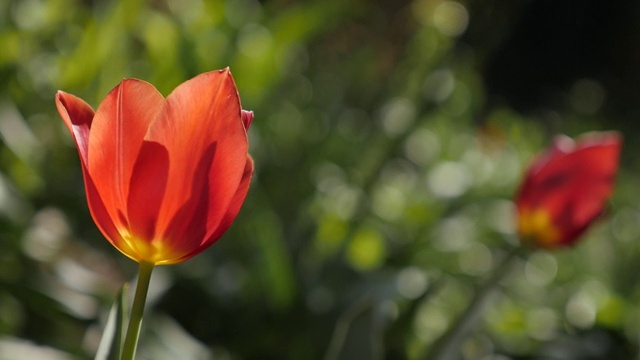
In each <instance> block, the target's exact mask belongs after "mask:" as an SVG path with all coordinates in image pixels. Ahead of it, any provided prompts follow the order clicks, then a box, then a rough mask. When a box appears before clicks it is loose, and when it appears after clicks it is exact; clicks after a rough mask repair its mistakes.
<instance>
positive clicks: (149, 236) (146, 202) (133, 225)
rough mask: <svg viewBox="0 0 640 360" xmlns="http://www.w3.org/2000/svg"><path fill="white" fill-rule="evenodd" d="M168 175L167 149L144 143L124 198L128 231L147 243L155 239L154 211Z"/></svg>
mask: <svg viewBox="0 0 640 360" xmlns="http://www.w3.org/2000/svg"><path fill="white" fill-rule="evenodd" d="M168 176H169V153H168V152H167V149H166V148H165V147H164V146H162V145H160V144H158V143H155V142H150V141H145V142H144V143H143V145H142V148H141V149H140V155H139V156H138V160H137V161H136V164H135V166H134V169H133V175H132V177H131V182H130V189H129V197H128V199H127V210H128V211H127V212H128V214H129V226H130V230H131V232H132V233H133V234H135V236H136V237H137V238H138V239H141V241H151V240H153V239H154V238H155V237H156V223H157V221H158V209H159V208H160V206H162V200H163V198H164V194H165V190H166V186H167V178H168ZM145 260H149V259H145Z"/></svg>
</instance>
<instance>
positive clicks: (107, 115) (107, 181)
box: [88, 79, 164, 228]
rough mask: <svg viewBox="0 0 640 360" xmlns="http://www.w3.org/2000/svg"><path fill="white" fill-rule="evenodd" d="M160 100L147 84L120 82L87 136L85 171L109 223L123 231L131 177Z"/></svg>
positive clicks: (132, 81) (154, 90)
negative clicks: (112, 222)
mask: <svg viewBox="0 0 640 360" xmlns="http://www.w3.org/2000/svg"><path fill="white" fill-rule="evenodd" d="M163 102H164V98H163V97H162V95H161V94H160V93H159V92H158V91H157V90H156V89H155V88H154V87H153V86H152V85H151V84H149V83H146V82H144V81H140V80H135V79H126V80H123V81H122V82H121V83H120V84H119V85H118V86H117V87H115V88H114V89H113V90H112V91H111V92H110V93H109V94H108V95H107V96H106V98H105V99H104V100H103V102H102V103H101V104H100V107H99V108H98V110H97V111H96V114H95V117H94V119H93V124H92V127H91V132H90V136H89V154H88V169H89V170H88V171H89V173H90V175H91V177H92V179H93V181H94V182H95V187H96V190H97V192H98V193H99V195H100V197H101V198H102V200H103V202H104V204H105V207H106V209H107V210H108V211H109V214H110V216H111V219H113V220H114V222H117V223H118V226H119V227H122V228H127V227H128V224H127V220H126V219H127V217H128V216H127V215H128V214H127V208H126V207H127V198H128V193H129V182H130V180H131V174H132V171H133V168H134V165H135V163H136V159H137V158H138V154H139V152H140V148H141V147H142V144H143V139H144V135H145V133H146V132H147V130H148V128H149V124H151V122H152V121H153V119H154V118H155V117H156V114H157V113H158V111H159V110H160V108H161V107H162V104H163Z"/></svg>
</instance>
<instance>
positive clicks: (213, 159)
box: [146, 69, 248, 249]
mask: <svg viewBox="0 0 640 360" xmlns="http://www.w3.org/2000/svg"><path fill="white" fill-rule="evenodd" d="M242 120H243V119H242V112H241V107H240V99H239V97H238V92H237V90H236V87H235V84H234V82H233V78H232V77H231V74H230V72H229V70H228V69H225V70H221V71H213V72H209V73H204V74H201V75H199V76H197V77H195V78H193V79H191V80H188V81H186V82H184V83H183V84H181V85H180V86H178V87H177V88H176V89H175V90H174V91H173V92H172V93H171V94H170V95H169V96H168V97H167V100H166V103H165V104H164V106H163V108H162V110H161V111H160V113H159V115H158V119H157V120H156V121H154V122H153V124H151V127H150V128H149V132H148V134H147V136H146V140H148V141H154V142H157V143H159V144H161V145H163V146H164V147H166V149H167V151H168V153H169V163H170V172H169V178H168V181H167V189H168V191H167V192H166V194H165V197H164V201H163V203H162V207H161V208H160V213H159V217H158V223H157V226H158V227H157V228H158V230H159V232H160V233H162V234H165V235H169V234H170V237H171V238H172V241H175V242H177V243H178V244H179V245H177V246H179V247H181V248H182V249H191V248H192V247H193V246H199V244H200V243H201V242H202V236H204V235H205V234H206V233H207V232H208V231H209V230H208V229H206V228H204V229H202V231H201V230H199V229H194V228H192V227H191V226H189V227H187V226H185V223H184V222H183V221H179V220H178V219H186V218H190V219H191V220H190V222H191V225H195V223H198V224H200V223H203V224H205V225H206V224H216V225H217V224H219V223H220V221H221V219H222V218H223V216H224V214H225V212H226V210H227V208H228V207H229V204H230V202H231V200H232V198H233V196H234V194H235V192H236V190H237V188H238V184H239V183H240V180H241V178H242V174H243V170H244V166H245V163H246V157H247V151H248V143H247V135H246V130H245V126H244V124H243V121H242ZM207 179H208V180H207ZM207 194H208V197H207ZM193 231H197V232H198V236H200V238H198V236H196V234H194V233H193Z"/></svg>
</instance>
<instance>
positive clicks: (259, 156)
mask: <svg viewBox="0 0 640 360" xmlns="http://www.w3.org/2000/svg"><path fill="white" fill-rule="evenodd" d="M638 19H640V4H639V3H637V2H635V1H623V0H612V1H608V2H606V1H580V2H577V1H568V0H536V1H533V0H530V1H525V0H517V1H516V0H514V1H497V0H474V1H468V2H465V1H458V0H456V1H451V0H415V1H396V0H381V1H374V0H316V1H296V0H265V1H256V0H211V1H209V0H149V1H142V0H132V1H121V2H116V1H106V0H94V1H90V0H49V1H44V0H20V1H18V0H15V1H12V0H0V138H1V142H0V144H1V145H0V359H2V360H5V359H6V360H21V359H44V360H60V359H62V360H66V359H90V358H93V356H94V354H95V351H96V349H97V346H98V343H99V340H100V336H101V332H102V329H103V327H104V322H105V318H106V315H107V312H108V309H109V307H110V305H111V303H112V301H113V299H114V297H115V296H116V293H117V291H118V289H119V288H120V286H121V285H122V284H123V283H124V282H126V281H129V280H131V279H133V278H134V277H135V274H136V264H135V263H133V262H132V261H130V260H128V259H126V258H125V257H124V256H122V255H121V254H120V253H118V252H117V251H116V250H115V249H114V248H112V247H111V245H109V244H108V242H107V241H105V240H104V239H103V237H102V236H101V234H100V233H99V231H98V230H97V229H96V227H95V225H94V224H93V222H92V220H91V217H90V215H89V212H88V210H87V207H86V202H85V198H84V190H83V183H82V174H81V170H80V165H79V160H78V156H77V152H76V150H75V148H74V145H73V142H72V140H71V138H70V136H69V134H68V132H67V130H66V128H64V125H63V123H62V121H61V120H60V119H59V117H58V114H57V112H56V109H55V105H54V100H53V97H54V95H55V92H56V90H58V89H61V90H64V91H67V92H70V93H72V94H75V95H77V96H80V97H82V98H83V99H85V100H86V101H87V102H89V103H90V104H91V105H92V106H94V108H95V107H97V106H98V104H99V103H100V101H101V99H102V98H103V97H104V96H105V95H106V94H107V92H108V91H109V90H110V89H112V88H113V87H114V86H115V85H116V84H117V83H118V82H120V81H121V80H122V79H123V78H124V77H136V78H140V79H144V80H147V81H149V82H151V83H153V84H154V85H156V86H157V88H158V89H159V90H160V91H161V92H162V93H163V94H165V95H166V94H168V93H169V92H170V91H171V90H172V89H173V88H174V87H175V86H176V85H178V84H179V83H181V82H182V81H184V80H186V79H188V78H191V77H193V76H195V75H197V74H199V73H201V72H205V71H209V70H213V69H219V68H223V67H226V66H230V68H231V71H232V73H233V75H234V77H235V79H236V82H237V85H238V88H239V92H240V95H241V98H242V102H243V107H244V108H245V109H251V110H253V111H254V112H255V120H254V122H253V125H252V127H251V129H250V131H249V137H250V143H251V154H252V155H253V157H254V159H255V162H256V174H255V178H254V181H253V184H252V187H251V190H250V193H249V196H248V198H247V201H246V202H245V205H244V207H243V210H242V212H241V213H240V215H239V217H238V218H237V220H236V222H235V223H234V225H233V227H232V228H231V230H230V231H229V232H228V233H227V234H226V235H225V236H224V237H223V238H222V239H221V240H220V241H219V242H218V243H217V244H215V245H214V246H213V247H211V248H210V249H209V250H207V251H206V252H204V253H203V254H201V255H199V256H198V257H196V258H194V259H191V260H189V261H188V262H186V263H183V264H179V265H176V266H170V267H160V268H157V269H156V271H155V273H154V277H153V281H152V288H151V294H150V299H149V303H148V306H147V316H146V318H145V323H144V325H143V336H142V339H141V345H140V348H139V352H138V355H139V358H140V359H153V360H156V359H160V360H163V359H167V360H168V359H187V360H190V359H296V360H297V359H324V360H333V359H356V360H358V359H422V358H423V357H424V355H425V354H426V352H427V351H428V350H429V349H430V347H431V346H432V345H433V344H434V341H435V340H436V339H437V338H438V337H439V336H440V335H441V334H443V333H444V332H445V331H446V330H447V328H449V327H450V326H451V324H452V323H453V322H454V321H455V319H456V316H457V315H458V314H459V313H460V312H461V311H462V310H463V309H464V308H465V307H466V306H467V304H468V303H469V302H470V301H471V299H472V297H473V293H474V289H475V288H476V287H477V286H478V284H481V283H482V281H483V279H485V278H486V277H487V276H488V275H489V274H490V273H491V271H492V269H493V268H494V267H495V266H496V265H497V263H498V262H499V259H500V258H501V257H502V256H503V255H504V253H505V252H506V251H507V249H509V248H510V247H512V246H513V245H514V244H516V243H517V239H515V236H514V220H513V203H512V196H513V193H514V191H515V190H516V188H517V186H518V183H519V181H520V179H521V174H522V171H523V169H524V168H525V167H526V165H527V164H528V162H529V161H530V160H531V158H532V156H533V155H534V154H535V153H537V152H539V151H540V150H542V149H543V148H544V147H546V146H547V145H548V144H549V141H550V139H551V138H552V137H553V135H554V134H557V133H565V134H568V135H570V136H575V135H578V134H580V133H582V132H585V131H591V130H609V129H613V130H619V131H622V132H623V133H624V135H625V148H624V154H623V162H622V169H621V172H620V174H619V177H618V189H617V192H616V194H615V196H614V198H613V200H612V201H611V206H610V209H609V212H608V214H607V216H606V217H605V219H604V220H603V221H601V222H600V223H599V224H598V225H597V226H596V227H594V228H593V230H592V231H590V232H589V234H588V236H587V237H586V238H585V239H584V241H582V242H581V243H580V244H579V245H578V246H576V247H575V248H573V249H568V250H563V251H558V252H553V253H550V252H537V253H535V254H533V255H532V256H530V257H529V258H527V259H521V260H520V261H519V262H518V263H517V264H516V266H515V267H514V268H513V269H512V270H511V273H509V274H505V278H504V281H503V282H502V286H501V288H500V290H501V292H500V296H498V297H495V298H494V299H493V301H492V303H491V306H490V307H489V309H487V310H488V311H487V312H486V313H485V316H484V317H483V318H482V319H481V321H480V322H479V324H478V326H477V328H476V329H475V330H474V331H473V333H472V334H471V337H470V338H469V339H468V341H466V342H465V344H464V346H463V347H462V348H461V349H460V352H461V358H462V359H484V360H506V359H632V358H637V356H638V345H639V343H640V292H639V290H640V288H639V287H638V282H639V277H640V272H639V271H638V264H640V242H639V241H638V240H639V238H640V209H639V204H640V192H638V191H637V189H636V186H637V185H636V184H638V183H640V182H639V181H640V179H639V177H638V174H640V163H639V162H638V159H640V158H638V157H635V156H633V155H632V154H634V153H636V152H637V151H638V150H639V146H638V143H637V141H636V138H637V137H638V132H639V131H640V127H638V126H637V122H638V119H639V116H640V101H639V100H640V99H639V98H638V97H639V94H640V66H639V65H638V64H640V21H638ZM452 360H454V359H452Z"/></svg>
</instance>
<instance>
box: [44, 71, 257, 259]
mask: <svg viewBox="0 0 640 360" xmlns="http://www.w3.org/2000/svg"><path fill="white" fill-rule="evenodd" d="M56 105H57V108H58V112H59V113H60V116H61V117H62V119H63V120H64V123H65V124H66V125H67V127H68V128H69V131H70V132H71V135H72V137H73V139H74V141H75V143H76V146H77V148H78V153H79V154H80V160H81V164H82V170H83V174H84V181H85V190H86V196H87V202H88V204H89V209H90V211H91V215H92V216H93V219H94V221H95V222H96V224H97V225H98V227H99V228H100V230H101V231H102V233H103V234H104V236H105V237H106V238H107V239H108V240H109V241H110V242H111V243H112V244H113V245H114V246H115V247H116V248H117V249H118V250H120V251H121V252H122V253H123V254H125V255H126V256H128V257H130V258H131V259H133V260H135V261H137V262H146V263H150V264H153V265H164V264H174V263H178V262H181V261H184V260H187V259H189V258H191V257H192V256H194V255H196V254H198V253H200V252H201V251H203V250H204V249H206V248H207V247H209V246H210V245H211V244H213V243H214V242H216V240H218V238H220V236H222V234H223V233H224V232H225V231H226V230H227V229H228V228H229V226H231V223H232V222H233V220H234V219H235V217H236V215H237V214H238V212H239V211H240V207H241V206H242V203H243V201H244V198H245V196H246V195H247V191H248V189H249V182H250V180H251V176H252V174H253V161H252V159H251V157H250V156H249V154H248V146H249V144H248V140H247V130H248V128H249V125H250V124H251V121H252V119H253V113H252V112H249V111H245V110H242V108H241V106H240V98H239V96H238V92H237V89H236V86H235V83H234V81H233V78H232V77H231V73H230V72H229V70H228V69H224V70H219V71H212V72H208V73H204V74H201V75H199V76H196V77H195V78H193V79H191V80H188V81H186V82H184V83H183V84H181V85H179V86H178V87H177V88H176V89H175V90H174V91H173V92H172V93H171V94H170V95H169V96H168V97H167V98H166V99H165V98H164V97H163V96H162V95H161V94H160V93H159V92H158V91H157V90H156V89H155V87H153V85H151V84H149V83H147V82H144V81H141V80H137V79H125V80H123V81H122V82H121V83H120V84H119V85H118V86H116V87H115V88H114V89H113V90H112V91H111V92H110V93H109V94H108V95H107V96H106V98H105V99H104V100H103V101H102V103H101V104H100V106H99V107H98V110H97V111H96V112H95V113H94V111H93V109H92V108H91V107H90V106H89V105H87V103H85V102H84V101H83V100H81V99H79V98H77V97H75V96H73V95H71V94H67V93H64V92H62V91H59V92H58V93H57V95H56Z"/></svg>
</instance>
